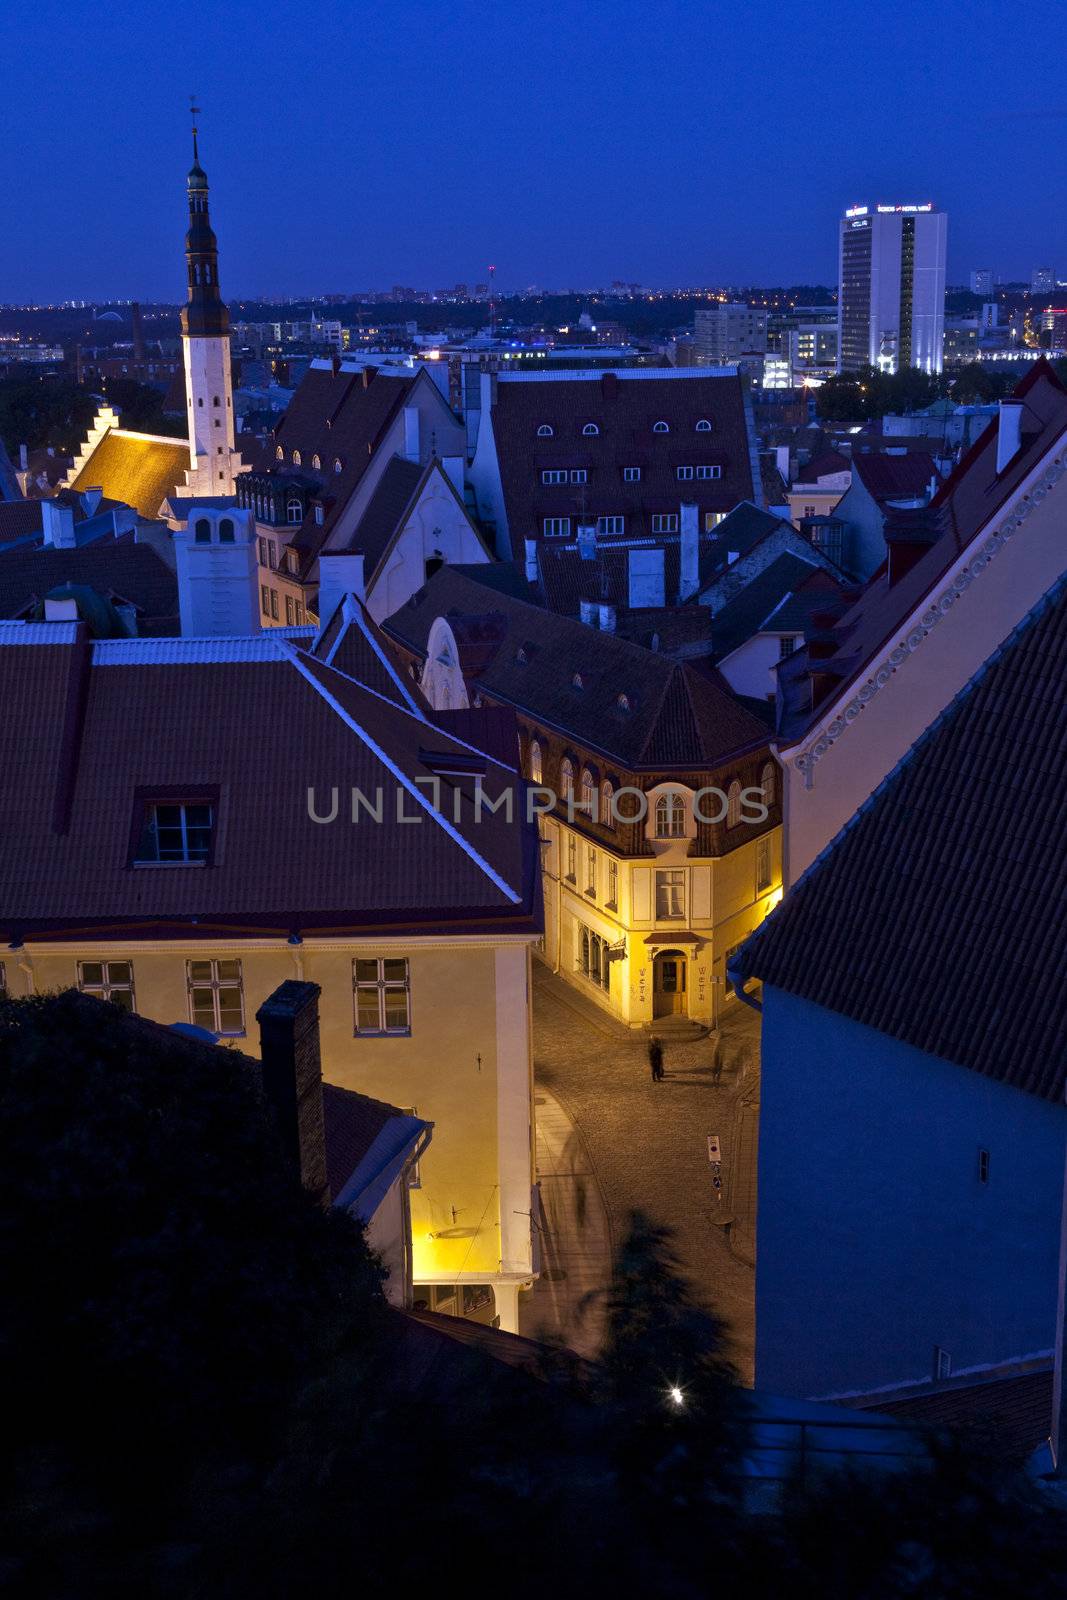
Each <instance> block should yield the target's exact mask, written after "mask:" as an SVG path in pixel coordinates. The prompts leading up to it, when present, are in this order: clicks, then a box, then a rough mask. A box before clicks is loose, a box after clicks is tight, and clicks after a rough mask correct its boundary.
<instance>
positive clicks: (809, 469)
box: [796, 450, 852, 484]
mask: <svg viewBox="0 0 1067 1600" xmlns="http://www.w3.org/2000/svg"><path fill="white" fill-rule="evenodd" d="M851 470H852V462H851V461H850V460H849V459H848V457H847V456H843V455H842V454H841V452H840V450H823V451H820V453H819V454H818V455H817V456H813V457H812V459H811V460H810V461H809V462H807V463H806V464H805V465H804V466H802V467H801V469H800V471H799V472H798V473H797V480H796V481H797V482H798V483H811V484H814V483H817V482H818V480H819V479H820V478H828V477H830V476H831V475H832V474H833V473H837V472H850V471H851Z"/></svg>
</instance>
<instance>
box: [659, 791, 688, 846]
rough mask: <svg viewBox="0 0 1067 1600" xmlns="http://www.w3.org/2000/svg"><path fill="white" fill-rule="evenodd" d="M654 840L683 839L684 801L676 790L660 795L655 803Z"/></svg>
mask: <svg viewBox="0 0 1067 1600" xmlns="http://www.w3.org/2000/svg"><path fill="white" fill-rule="evenodd" d="M656 838H657V839H684V838H685V801H684V800H683V799H682V797H681V795H680V794H679V793H678V791H677V789H671V790H669V791H668V792H667V793H666V794H661V795H660V797H659V799H658V800H657V801H656Z"/></svg>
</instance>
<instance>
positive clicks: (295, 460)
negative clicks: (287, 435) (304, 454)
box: [293, 450, 300, 467]
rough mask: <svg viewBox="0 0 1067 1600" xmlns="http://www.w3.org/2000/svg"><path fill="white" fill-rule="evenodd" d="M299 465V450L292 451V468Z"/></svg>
mask: <svg viewBox="0 0 1067 1600" xmlns="http://www.w3.org/2000/svg"><path fill="white" fill-rule="evenodd" d="M299 465H300V451H299V450H294V451H293V466H294V467H298V466H299Z"/></svg>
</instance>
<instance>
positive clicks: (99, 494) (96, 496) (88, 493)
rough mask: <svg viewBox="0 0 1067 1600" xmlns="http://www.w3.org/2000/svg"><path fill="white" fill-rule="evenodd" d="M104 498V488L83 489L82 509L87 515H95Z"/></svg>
mask: <svg viewBox="0 0 1067 1600" xmlns="http://www.w3.org/2000/svg"><path fill="white" fill-rule="evenodd" d="M103 498H104V491H103V489H83V490H82V492H81V501H82V510H83V511H84V513H85V515H86V517H95V516H96V513H97V512H98V511H99V509H100V502H101V500H102V499H103Z"/></svg>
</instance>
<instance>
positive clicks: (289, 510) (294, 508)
mask: <svg viewBox="0 0 1067 1600" xmlns="http://www.w3.org/2000/svg"><path fill="white" fill-rule="evenodd" d="M285 520H286V522H291V523H293V525H294V526H295V525H296V524H297V523H300V522H303V520H304V508H303V506H302V505H301V504H300V501H299V500H289V501H287V502H286V506H285Z"/></svg>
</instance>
